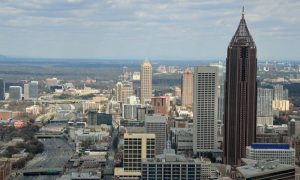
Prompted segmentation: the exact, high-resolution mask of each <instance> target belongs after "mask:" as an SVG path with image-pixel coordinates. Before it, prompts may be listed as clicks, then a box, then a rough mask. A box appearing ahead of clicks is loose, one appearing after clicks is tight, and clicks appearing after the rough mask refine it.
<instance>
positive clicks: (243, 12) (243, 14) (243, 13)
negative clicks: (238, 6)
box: [242, 6, 245, 19]
mask: <svg viewBox="0 0 300 180" xmlns="http://www.w3.org/2000/svg"><path fill="white" fill-rule="evenodd" d="M244 16H245V7H244V6H243V10H242V19H244Z"/></svg>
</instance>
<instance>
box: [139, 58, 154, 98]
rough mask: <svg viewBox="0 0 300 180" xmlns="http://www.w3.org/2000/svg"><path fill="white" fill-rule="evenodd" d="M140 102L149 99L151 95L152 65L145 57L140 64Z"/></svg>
mask: <svg viewBox="0 0 300 180" xmlns="http://www.w3.org/2000/svg"><path fill="white" fill-rule="evenodd" d="M140 78H141V104H145V102H147V101H150V100H151V97H152V65H151V64H150V62H149V60H148V59H145V61H144V63H143V64H142V65H141V76H140Z"/></svg>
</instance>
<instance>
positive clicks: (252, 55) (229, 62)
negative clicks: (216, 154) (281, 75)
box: [224, 8, 257, 165]
mask: <svg viewBox="0 0 300 180" xmlns="http://www.w3.org/2000/svg"><path fill="white" fill-rule="evenodd" d="M256 63H257V59H256V45H255V42H254V40H253V39H252V36H251V34H250V32H249V30H248V27H247V24H246V21H245V17H244V8H243V12H242V18H241V20H240V24H239V26H238V28H237V30H236V32H235V34H234V36H233V37H232V40H231V42H230V43H229V46H228V49H227V59H226V80H225V104H224V125H225V134H224V163H225V164H230V165H240V164H241V158H243V157H245V155H246V146H249V145H251V144H252V143H253V142H255V138H256Z"/></svg>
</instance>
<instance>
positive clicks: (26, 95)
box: [23, 84, 29, 100]
mask: <svg viewBox="0 0 300 180" xmlns="http://www.w3.org/2000/svg"><path fill="white" fill-rule="evenodd" d="M23 97H24V99H25V100H27V99H29V84H24V95H23Z"/></svg>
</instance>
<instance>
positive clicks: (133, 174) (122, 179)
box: [114, 168, 141, 180]
mask: <svg viewBox="0 0 300 180" xmlns="http://www.w3.org/2000/svg"><path fill="white" fill-rule="evenodd" d="M114 177H115V179H118V180H128V179H131V180H139V179H140V178H141V172H140V171H125V170H124V168H115V169H114Z"/></svg>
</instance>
